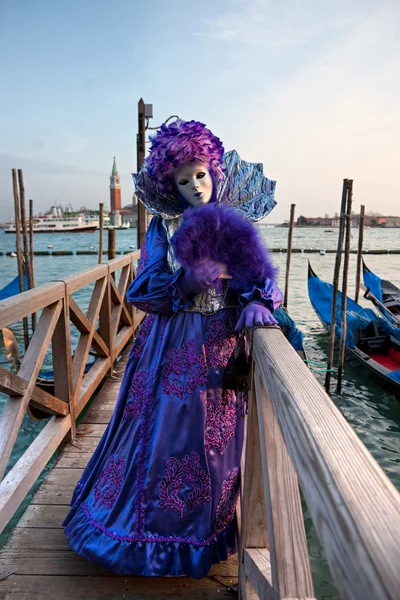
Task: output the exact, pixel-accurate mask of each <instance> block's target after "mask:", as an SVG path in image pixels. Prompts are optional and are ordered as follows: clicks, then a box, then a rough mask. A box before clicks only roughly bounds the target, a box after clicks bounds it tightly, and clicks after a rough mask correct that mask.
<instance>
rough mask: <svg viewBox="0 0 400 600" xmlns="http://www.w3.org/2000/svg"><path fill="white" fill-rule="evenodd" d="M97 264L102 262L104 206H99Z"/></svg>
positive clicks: (101, 204)
mask: <svg viewBox="0 0 400 600" xmlns="http://www.w3.org/2000/svg"><path fill="white" fill-rule="evenodd" d="M99 217H100V220H99V264H100V263H101V261H102V260H103V242H104V204H103V203H102V202H100V204H99Z"/></svg>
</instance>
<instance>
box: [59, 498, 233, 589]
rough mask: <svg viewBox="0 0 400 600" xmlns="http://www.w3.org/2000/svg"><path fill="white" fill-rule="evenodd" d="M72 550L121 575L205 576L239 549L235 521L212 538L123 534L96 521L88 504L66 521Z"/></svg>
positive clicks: (75, 511) (78, 507)
mask: <svg viewBox="0 0 400 600" xmlns="http://www.w3.org/2000/svg"><path fill="white" fill-rule="evenodd" d="M64 524H65V534H66V536H67V538H68V542H69V545H70V547H71V548H72V550H74V552H76V553H77V554H79V555H80V556H82V557H83V558H86V559H87V560H89V561H90V562H92V563H94V564H96V565H98V566H100V567H103V568H105V569H107V570H110V571H113V572H114V573H119V574H120V575H142V576H145V577H167V576H174V577H176V576H178V575H187V576H188V577H192V578H193V579H201V578H202V577H206V576H207V574H208V572H209V570H210V568H211V566H212V565H213V564H217V563H219V562H221V561H223V560H227V558H228V557H229V556H230V555H231V554H234V553H235V552H236V523H235V520H234V521H233V522H232V524H231V525H230V527H229V528H228V529H226V530H224V531H222V532H221V533H219V534H215V535H211V536H210V538H209V539H207V540H204V541H201V540H193V539H185V538H178V537H177V538H176V541H174V538H173V537H172V536H171V537H168V538H163V537H162V536H157V535H154V536H145V535H138V536H135V535H132V536H121V535H118V534H116V533H113V532H111V531H108V530H107V529H106V528H105V527H102V526H101V525H100V524H96V523H95V522H94V521H93V520H92V519H91V518H90V515H89V514H87V511H85V505H83V504H80V505H78V506H75V507H74V508H72V510H71V512H70V513H69V515H68V517H67V518H66V520H65V522H64Z"/></svg>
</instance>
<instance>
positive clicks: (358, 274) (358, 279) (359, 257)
mask: <svg viewBox="0 0 400 600" xmlns="http://www.w3.org/2000/svg"><path fill="white" fill-rule="evenodd" d="M364 215H365V206H362V205H361V207H360V225H359V230H358V249H357V271H356V293H355V295H354V300H355V301H356V302H358V297H359V295H360V283H361V261H362V249H363V242H364Z"/></svg>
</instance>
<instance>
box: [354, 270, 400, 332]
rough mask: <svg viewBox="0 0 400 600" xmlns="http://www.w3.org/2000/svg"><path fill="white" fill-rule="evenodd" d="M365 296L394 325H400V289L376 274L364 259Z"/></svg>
mask: <svg viewBox="0 0 400 600" xmlns="http://www.w3.org/2000/svg"><path fill="white" fill-rule="evenodd" d="M363 279H364V286H365V288H366V291H365V294H364V298H366V299H367V300H371V302H372V303H373V304H374V305H375V306H376V308H377V309H378V310H379V312H380V313H381V314H382V315H383V316H384V317H385V319H388V321H390V323H392V325H396V326H397V327H399V326H400V289H399V288H398V287H396V286H395V285H393V283H391V282H390V281H387V280H386V279H381V278H380V277H378V275H375V273H373V272H372V271H370V269H368V267H367V265H366V264H365V262H364V261H363Z"/></svg>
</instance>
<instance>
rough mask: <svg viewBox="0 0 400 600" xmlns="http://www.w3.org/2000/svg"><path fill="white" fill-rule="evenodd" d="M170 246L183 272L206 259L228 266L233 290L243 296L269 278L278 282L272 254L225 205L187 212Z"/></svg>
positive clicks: (238, 216)
mask: <svg viewBox="0 0 400 600" xmlns="http://www.w3.org/2000/svg"><path fill="white" fill-rule="evenodd" d="M171 244H172V247H173V249H174V252H175V256H176V258H177V260H178V261H179V262H180V263H181V265H182V266H183V267H184V268H191V267H193V266H195V265H196V264H198V263H199V262H200V261H202V260H204V259H206V258H210V259H211V260H215V261H217V262H220V263H223V264H224V265H227V267H228V273H229V274H230V275H231V276H232V279H231V280H230V286H231V288H232V289H234V290H236V291H238V292H240V293H244V292H246V291H249V290H250V289H251V288H252V287H253V286H261V287H264V282H265V279H266V278H269V279H272V280H273V281H275V279H276V269H275V268H274V267H273V265H272V262H271V259H270V256H269V251H268V249H267V248H266V246H265V245H264V243H263V241H262V240H261V238H260V236H259V233H258V231H257V230H256V228H255V227H254V225H253V224H252V223H250V222H249V221H247V220H246V219H245V218H244V217H242V215H240V214H239V213H238V212H237V211H236V210H235V209H234V208H230V207H228V206H225V205H223V204H218V205H215V204H206V205H205V206H201V207H199V208H188V209H187V210H186V211H185V213H184V215H183V221H182V225H181V226H180V227H179V229H178V231H177V232H176V233H175V234H174V235H173V237H172V239H171Z"/></svg>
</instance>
